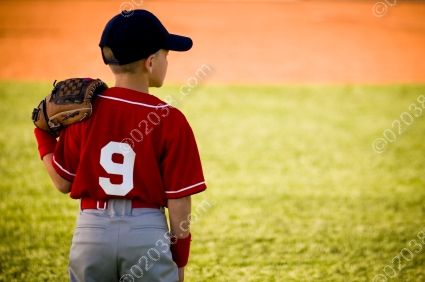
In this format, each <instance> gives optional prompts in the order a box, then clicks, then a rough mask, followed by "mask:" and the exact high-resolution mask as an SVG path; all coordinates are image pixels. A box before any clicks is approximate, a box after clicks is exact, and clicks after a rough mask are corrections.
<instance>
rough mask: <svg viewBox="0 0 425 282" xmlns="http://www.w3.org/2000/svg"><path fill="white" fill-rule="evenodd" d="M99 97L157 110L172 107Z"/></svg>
mask: <svg viewBox="0 0 425 282" xmlns="http://www.w3.org/2000/svg"><path fill="white" fill-rule="evenodd" d="M97 96H99V97H102V98H105V99H110V100H115V101H119V102H124V103H128V104H133V105H138V106H144V107H148V108H155V109H157V108H165V107H169V106H170V105H168V104H165V105H158V106H154V105H149V104H145V103H139V102H133V101H128V100H124V99H121V98H116V97H109V96H104V95H97Z"/></svg>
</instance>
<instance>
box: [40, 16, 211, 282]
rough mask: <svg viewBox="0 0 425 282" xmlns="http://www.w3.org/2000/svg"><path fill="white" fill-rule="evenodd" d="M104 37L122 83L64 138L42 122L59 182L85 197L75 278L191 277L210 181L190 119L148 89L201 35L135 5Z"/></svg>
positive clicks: (44, 151) (72, 270) (105, 53)
mask: <svg viewBox="0 0 425 282" xmlns="http://www.w3.org/2000/svg"><path fill="white" fill-rule="evenodd" d="M99 46H100V48H101V51H102V58H103V60H104V62H105V64H108V65H109V66H110V68H111V70H112V72H113V74H114V75H115V87H112V88H109V89H108V90H106V91H105V92H104V93H102V94H101V95H99V96H98V97H97V98H96V100H95V102H94V105H93V114H92V116H91V118H90V119H87V120H85V121H82V122H79V123H76V124H73V125H71V126H69V127H67V128H66V129H64V130H62V131H61V134H60V138H59V140H58V141H56V139H55V138H54V137H52V136H50V135H49V134H47V133H46V132H44V131H42V130H39V129H37V128H36V129H35V131H34V132H35V136H36V139H37V143H38V149H39V153H40V157H41V158H42V160H43V162H44V165H45V167H46V169H47V172H48V174H49V176H50V177H51V179H52V181H53V183H54V185H55V186H56V187H57V188H58V189H59V191H61V192H63V193H70V196H71V198H74V199H81V212H80V214H79V218H78V221H77V227H76V230H75V233H74V236H73V240H72V245H71V250H70V263H69V274H70V280H71V281H102V282H104V281H118V280H120V281H124V280H125V281H134V280H135V278H136V279H137V278H140V279H141V280H138V281H183V279H184V266H185V265H186V263H187V260H188V257H189V247H190V240H191V235H190V230H189V223H190V219H189V218H190V211H191V198H190V196H191V195H193V194H195V193H198V192H201V191H204V190H205V189H206V185H205V181H204V177H203V173H202V167H201V162H200V157H199V153H198V149H197V146H196V142H195V138H194V135H193V132H192V130H191V128H190V126H189V124H188V122H187V120H186V118H185V117H184V115H183V114H182V113H181V112H180V111H179V110H177V109H175V108H173V107H171V106H169V105H167V104H165V103H164V102H162V101H161V100H160V99H158V98H156V97H154V96H152V95H150V94H148V88H149V87H160V86H162V84H163V81H164V78H165V74H166V71H167V54H168V50H175V51H187V50H189V49H190V48H191V47H192V40H191V39H190V38H188V37H184V36H178V35H174V34H169V33H168V31H167V30H166V29H165V27H164V26H163V25H162V24H161V22H160V21H159V20H158V19H157V18H156V17H155V16H154V15H153V14H152V13H150V12H148V11H146V10H135V11H134V13H133V14H132V15H131V16H126V17H125V16H122V15H120V14H119V15H117V16H115V17H113V18H112V19H111V20H110V21H109V22H108V23H107V25H106V26H105V29H104V31H103V34H102V37H101V40H100V44H99ZM163 207H168V211H169V221H170V229H171V230H170V231H171V234H172V236H173V238H174V240H171V239H170V237H169V236H167V234H168V233H167V232H168V226H167V221H166V218H165V214H164V208H163Z"/></svg>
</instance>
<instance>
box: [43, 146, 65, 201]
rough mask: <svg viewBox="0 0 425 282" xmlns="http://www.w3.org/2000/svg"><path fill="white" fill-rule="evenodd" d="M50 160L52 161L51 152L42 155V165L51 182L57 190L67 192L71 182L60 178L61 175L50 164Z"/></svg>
mask: <svg viewBox="0 0 425 282" xmlns="http://www.w3.org/2000/svg"><path fill="white" fill-rule="evenodd" d="M52 161H53V153H49V154H47V155H45V156H44V157H43V163H44V167H45V168H46V170H47V173H48V174H49V176H50V179H52V182H53V184H54V185H55V187H56V188H57V189H58V190H59V191H61V192H62V193H65V194H66V193H69V192H70V191H71V182H69V181H68V180H66V179H64V178H62V176H60V175H59V174H58V173H57V172H56V170H55V168H54V167H53V165H52Z"/></svg>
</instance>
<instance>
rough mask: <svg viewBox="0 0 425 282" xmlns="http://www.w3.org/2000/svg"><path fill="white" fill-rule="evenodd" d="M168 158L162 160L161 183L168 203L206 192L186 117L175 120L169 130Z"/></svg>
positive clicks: (177, 117)
mask: <svg viewBox="0 0 425 282" xmlns="http://www.w3.org/2000/svg"><path fill="white" fill-rule="evenodd" d="M166 135H167V136H168V138H167V141H166V145H165V146H166V148H165V155H164V156H163V158H162V162H161V170H162V180H163V183H164V187H165V197H166V198H167V199H178V198H182V197H186V196H190V195H192V194H196V193H199V192H202V191H204V190H205V189H206V188H207V186H206V184H205V180H204V175H203V171H202V165H201V159H200V156H199V151H198V147H197V145H196V141H195V136H194V134H193V131H192V128H191V127H190V125H189V123H188V122H187V120H186V118H185V117H184V116H183V114H181V113H178V114H177V116H176V117H174V118H173V125H172V126H171V128H170V129H168V130H167V134H166Z"/></svg>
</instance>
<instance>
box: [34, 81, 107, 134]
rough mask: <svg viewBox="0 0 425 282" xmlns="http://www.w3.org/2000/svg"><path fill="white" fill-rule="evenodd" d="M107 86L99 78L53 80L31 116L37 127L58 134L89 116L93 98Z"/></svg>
mask: <svg viewBox="0 0 425 282" xmlns="http://www.w3.org/2000/svg"><path fill="white" fill-rule="evenodd" d="M107 88H108V86H107V85H106V84H105V83H104V82H103V81H102V80H100V79H91V78H70V79H66V80H63V81H60V82H58V83H56V81H55V82H54V83H53V90H52V93H51V94H50V95H48V96H47V97H46V98H44V99H43V100H42V101H41V102H40V104H39V105H38V107H37V108H35V109H34V110H33V112H32V120H33V122H34V124H35V126H37V127H38V128H40V129H42V130H45V131H48V132H49V133H50V134H51V135H53V136H58V135H59V132H60V131H61V129H63V128H64V127H66V126H68V125H71V124H73V123H76V122H79V121H81V120H84V119H86V118H88V117H90V115H91V113H92V100H93V98H94V97H95V96H96V95H97V94H100V93H101V92H103V91H104V90H106V89H107Z"/></svg>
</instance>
